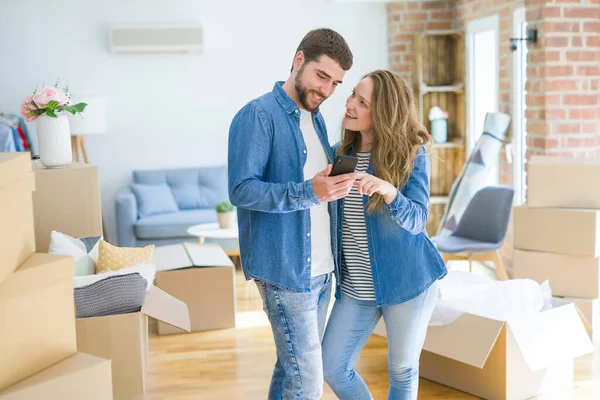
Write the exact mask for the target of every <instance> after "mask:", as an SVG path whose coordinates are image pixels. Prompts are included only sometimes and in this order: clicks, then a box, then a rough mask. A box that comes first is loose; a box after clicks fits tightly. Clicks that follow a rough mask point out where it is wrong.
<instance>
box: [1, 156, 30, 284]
mask: <svg viewBox="0 0 600 400" xmlns="http://www.w3.org/2000/svg"><path fill="white" fill-rule="evenodd" d="M34 190H35V177H34V175H33V173H32V172H31V160H30V155H29V153H0V255H1V257H0V284H1V283H2V282H3V281H4V280H5V279H6V278H8V277H9V276H10V274H12V273H13V272H14V270H15V269H17V267H18V266H19V265H20V264H21V263H23V262H24V261H25V259H26V258H27V257H29V256H30V255H31V254H32V253H33V252H34V251H35V235H34V230H33V200H32V192H33V191H34Z"/></svg>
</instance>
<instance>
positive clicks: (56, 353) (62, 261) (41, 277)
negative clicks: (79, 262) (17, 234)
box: [0, 253, 77, 390]
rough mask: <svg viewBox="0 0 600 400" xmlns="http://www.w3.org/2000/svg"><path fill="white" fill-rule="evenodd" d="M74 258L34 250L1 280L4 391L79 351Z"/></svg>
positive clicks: (0, 359) (0, 384)
mask: <svg viewBox="0 0 600 400" xmlns="http://www.w3.org/2000/svg"><path fill="white" fill-rule="evenodd" d="M74 270H75V263H74V261H73V258H72V257H65V256H55V255H50V254H40V253H34V254H33V255H32V256H31V257H29V258H28V259H27V260H26V261H25V262H24V263H23V264H22V265H21V266H19V268H17V270H16V271H15V272H14V273H13V274H12V275H11V276H10V277H9V278H8V279H7V280H6V281H4V282H3V283H2V284H0V371H2V373H0V390H2V389H4V388H6V387H8V386H10V385H12V384H14V383H16V382H18V381H20V380H22V379H25V378H27V377H29V376H31V375H33V374H35V373H37V372H39V371H41V370H43V369H44V368H47V367H49V366H50V365H52V364H55V363H57V362H59V361H62V360H64V359H65V358H67V357H69V356H71V355H73V354H75V352H76V351H77V340H76V337H75V305H74V295H73V278H72V276H73V272H74Z"/></svg>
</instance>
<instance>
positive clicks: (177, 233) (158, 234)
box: [135, 209, 217, 239]
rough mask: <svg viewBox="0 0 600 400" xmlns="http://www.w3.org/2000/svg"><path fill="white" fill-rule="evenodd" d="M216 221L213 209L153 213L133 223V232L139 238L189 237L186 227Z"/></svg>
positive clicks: (215, 213)
mask: <svg viewBox="0 0 600 400" xmlns="http://www.w3.org/2000/svg"><path fill="white" fill-rule="evenodd" d="M216 221H217V212H216V211H215V210H213V209H204V210H185V211H179V212H176V213H169V214H161V215H153V216H150V217H146V218H142V219H140V220H139V221H138V222H137V223H136V224H135V234H136V236H137V237H138V238H140V239H163V238H172V237H189V236H190V235H188V233H187V229H188V228H189V227H190V226H192V225H197V224H205V223H208V222H216Z"/></svg>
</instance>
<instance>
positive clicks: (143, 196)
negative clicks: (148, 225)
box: [131, 183, 179, 218]
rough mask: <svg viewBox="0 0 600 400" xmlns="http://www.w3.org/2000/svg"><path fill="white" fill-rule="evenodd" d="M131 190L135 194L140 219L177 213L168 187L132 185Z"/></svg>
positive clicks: (161, 185)
mask: <svg viewBox="0 0 600 400" xmlns="http://www.w3.org/2000/svg"><path fill="white" fill-rule="evenodd" d="M131 190H133V193H134V194H135V199H136V201H137V205H138V216H139V217H140V218H144V217H147V216H150V215H155V214H162V213H168V212H175V211H179V208H178V207H177V203H176V202H175V198H174V197H173V192H171V188H170V187H169V185H166V184H164V183H159V184H151V185H148V184H143V183H133V184H132V185H131Z"/></svg>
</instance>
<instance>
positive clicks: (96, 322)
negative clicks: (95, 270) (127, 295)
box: [77, 286, 190, 398]
mask: <svg viewBox="0 0 600 400" xmlns="http://www.w3.org/2000/svg"><path fill="white" fill-rule="evenodd" d="M149 316H150V317H153V318H156V319H157V320H159V321H162V322H165V323H167V324H170V325H173V326H175V327H177V328H179V329H182V330H184V331H187V332H189V331H190V315H189V311H188V307H187V305H186V304H185V303H183V302H182V301H180V300H178V299H176V298H174V297H173V296H171V295H169V294H168V293H165V292H164V291H162V290H161V289H159V288H157V287H155V286H152V287H151V288H150V289H149V290H148V291H147V292H146V298H145V300H144V304H143V306H142V309H141V310H140V311H139V312H136V313H130V314H118V315H109V316H104V317H93V318H78V319H77V348H78V350H79V351H82V352H85V353H88V354H93V355H95V356H97V357H102V358H106V359H110V360H112V379H113V395H114V396H115V397H116V398H119V397H129V396H135V395H139V394H143V393H145V392H146V364H147V361H148V317H149Z"/></svg>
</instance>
